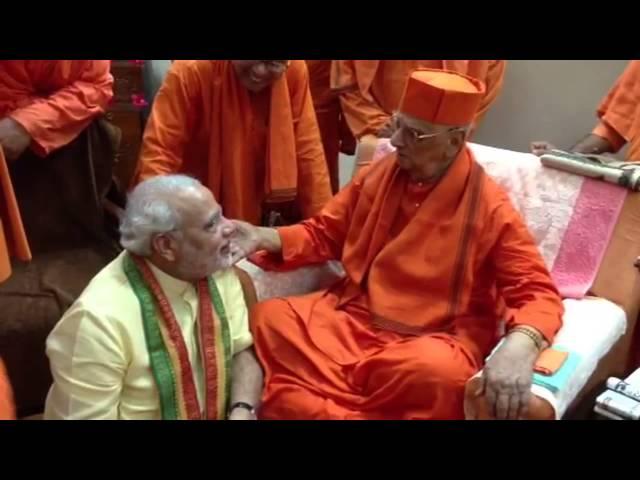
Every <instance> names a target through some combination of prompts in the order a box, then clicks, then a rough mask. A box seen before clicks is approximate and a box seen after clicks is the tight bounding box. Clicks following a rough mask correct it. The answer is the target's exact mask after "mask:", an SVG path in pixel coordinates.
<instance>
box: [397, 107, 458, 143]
mask: <svg viewBox="0 0 640 480" xmlns="http://www.w3.org/2000/svg"><path fill="white" fill-rule="evenodd" d="M391 128H392V130H393V131H394V132H397V131H398V130H401V131H402V134H406V135H408V139H409V140H410V141H412V142H414V143H426V141H427V140H429V139H432V138H434V137H437V136H439V135H444V134H445V133H452V132H462V131H464V130H465V128H464V127H452V128H449V129H447V130H444V131H442V132H435V133H422V132H420V131H419V130H416V129H415V128H411V127H409V126H407V125H406V124H404V123H403V122H402V120H401V119H400V117H399V116H398V115H396V114H394V115H393V116H392V117H391Z"/></svg>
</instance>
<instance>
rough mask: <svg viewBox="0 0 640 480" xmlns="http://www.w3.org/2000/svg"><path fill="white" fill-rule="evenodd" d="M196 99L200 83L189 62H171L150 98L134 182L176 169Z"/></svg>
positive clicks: (199, 99) (199, 98)
mask: <svg viewBox="0 0 640 480" xmlns="http://www.w3.org/2000/svg"><path fill="white" fill-rule="evenodd" d="M200 102H202V92H201V83H200V81H199V79H198V78H197V76H196V74H195V72H194V70H193V67H192V63H191V62H188V61H176V62H174V63H173V64H172V66H171V68H170V69H169V72H168V73H167V76H166V78H165V80H164V82H163V84H162V86H161V87H160V89H159V90H158V93H157V95H156V97H155V99H154V101H153V107H152V108H151V114H150V115H149V119H148V121H147V126H146V128H145V131H144V136H143V139H142V148H141V150H140V160H139V162H138V170H137V173H136V176H135V180H134V184H137V183H140V182H142V181H144V180H146V179H148V178H151V177H155V176H158V175H167V174H170V173H176V172H178V171H179V170H180V167H181V166H182V162H183V154H184V149H185V145H186V143H187V141H188V140H189V137H190V132H193V131H194V130H195V128H196V124H197V119H198V115H199V112H200V109H199V105H200Z"/></svg>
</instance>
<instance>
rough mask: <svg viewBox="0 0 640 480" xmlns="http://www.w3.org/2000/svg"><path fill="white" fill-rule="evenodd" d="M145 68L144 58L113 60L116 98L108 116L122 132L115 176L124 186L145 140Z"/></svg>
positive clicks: (126, 184) (114, 96)
mask: <svg viewBox="0 0 640 480" xmlns="http://www.w3.org/2000/svg"><path fill="white" fill-rule="evenodd" d="M143 68H144V61H142V60H112V61H111V74H112V75H113V79H114V82H113V101H112V103H111V105H110V107H109V109H108V110H107V113H106V117H107V119H108V120H109V121H110V122H111V123H113V124H114V125H116V126H117V127H118V128H119V129H120V131H121V132H122V140H121V142H120V148H119V151H118V154H117V158H116V165H115V171H114V176H115V177H116V179H117V180H118V183H119V184H120V186H121V187H123V188H125V189H126V188H127V187H128V186H129V185H130V184H131V180H132V179H133V174H134V173H135V168H136V164H137V162H138V155H139V153H140V146H141V144H142V133H143V129H144V119H143V115H142V109H143V108H144V107H145V106H146V100H145V99H144V80H143V72H142V69H143Z"/></svg>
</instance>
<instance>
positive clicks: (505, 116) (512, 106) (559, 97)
mask: <svg viewBox="0 0 640 480" xmlns="http://www.w3.org/2000/svg"><path fill="white" fill-rule="evenodd" d="M627 62H628V61H627V60H511V61H509V63H508V65H507V71H506V74H505V82H504V86H503V89H502V92H501V94H500V96H499V97H498V99H497V100H496V102H495V103H494V105H493V107H492V108H491V110H489V112H488V113H487V115H486V116H485V118H484V121H483V123H482V124H481V125H480V127H479V128H478V131H477V133H476V135H475V137H474V141H476V142H478V143H482V144H486V145H491V146H496V147H503V148H508V149H511V150H519V151H523V150H525V151H526V150H528V148H529V142H530V141H531V140H548V141H550V142H551V143H553V144H554V145H556V146H557V147H558V148H569V147H571V146H572V145H574V144H575V143H576V142H577V141H578V140H579V139H580V138H582V137H583V136H584V135H586V134H588V133H589V132H590V131H591V129H592V128H593V127H594V126H595V124H596V109H597V107H598V104H599V103H600V100H601V99H602V98H603V97H604V96H605V94H606V93H607V91H608V90H609V88H611V86H612V85H613V83H614V81H615V79H616V78H617V77H618V75H620V73H621V72H622V70H624V67H625V66H626V64H627Z"/></svg>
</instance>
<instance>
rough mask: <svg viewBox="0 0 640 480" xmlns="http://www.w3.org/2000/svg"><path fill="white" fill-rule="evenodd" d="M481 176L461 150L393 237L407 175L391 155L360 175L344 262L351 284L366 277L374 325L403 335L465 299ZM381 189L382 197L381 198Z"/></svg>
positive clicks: (446, 317)
mask: <svg viewBox="0 0 640 480" xmlns="http://www.w3.org/2000/svg"><path fill="white" fill-rule="evenodd" d="M485 178H486V176H485V173H484V171H483V170H482V168H481V167H480V166H479V165H478V164H477V163H476V162H475V161H474V160H473V158H472V154H471V152H470V151H469V150H467V149H465V150H464V151H463V152H462V153H461V155H460V156H459V157H458V159H457V160H456V161H455V162H454V163H453V165H452V166H451V168H450V169H449V171H448V172H447V173H446V175H445V177H444V178H443V179H442V180H441V181H440V182H439V183H438V184H437V185H436V186H435V188H434V189H433V191H432V192H430V194H429V196H428V197H427V199H426V200H425V201H424V202H423V203H422V205H421V206H420V208H419V209H418V211H417V212H416V215H415V217H414V219H413V220H412V221H411V222H410V223H409V224H408V225H407V226H406V227H405V228H404V229H403V230H402V233H401V234H400V235H398V236H397V237H395V238H392V239H391V238H390V228H391V226H392V223H393V219H394V212H396V211H397V210H398V207H399V202H400V200H401V199H402V193H403V192H404V191H405V188H406V183H407V182H408V181H409V180H408V176H407V175H403V174H402V172H401V171H400V169H399V168H398V167H397V164H396V161H395V158H393V156H391V157H389V158H387V160H386V161H385V160H383V161H381V162H380V164H376V165H375V166H374V167H373V168H372V169H371V171H370V172H369V173H368V175H367V176H366V177H365V178H364V180H363V184H362V190H361V194H360V201H359V203H358V208H357V209H356V210H355V211H354V213H353V218H352V224H354V225H362V228H361V229H358V231H357V236H355V237H353V238H348V239H347V241H346V243H345V249H344V256H343V263H344V266H345V269H346V270H347V271H348V272H349V274H350V277H351V279H352V280H353V281H354V282H355V283H357V284H360V285H361V286H364V285H365V279H366V288H367V290H368V294H369V295H368V296H369V307H370V309H371V312H372V314H373V315H374V322H375V323H378V324H380V326H385V327H387V328H390V329H392V330H396V331H405V332H407V333H409V332H411V331H416V332H417V331H421V330H423V329H425V328H429V329H431V328H434V327H436V328H437V327H442V326H443V325H445V324H446V323H447V322H449V321H451V320H452V319H453V318H455V317H456V316H457V315H459V314H460V313H461V305H466V304H468V301H469V296H470V292H471V291H472V290H473V288H472V286H473V285H472V283H473V282H472V281H473V276H472V272H471V271H470V270H472V269H469V268H467V266H468V263H469V262H470V259H471V258H473V255H474V254H475V253H476V251H477V249H478V247H477V244H478V242H477V241H474V239H475V238H477V237H476V236H475V235H474V234H475V233H477V232H476V231H477V229H478V220H483V216H482V215H481V212H482V208H483V207H485V206H484V205H482V204H481V199H482V198H483V196H482V195H481V192H482V188H483V187H484V185H485ZM381 191H384V192H386V194H385V195H379V194H378V192H381ZM365 199H370V200H371V203H369V202H367V201H364V200H365ZM364 206H366V208H362V207H364ZM479 215H480V216H479ZM354 233H355V232H354ZM452 246H455V254H454V252H452ZM416 258H420V259H421V260H422V259H424V260H425V261H426V263H427V264H428V265H430V268H429V270H428V271H424V270H423V269H422V268H419V269H416V268H415V265H416V262H415V259H416ZM418 265H423V263H422V262H419V263H418ZM367 277H368V278H367ZM398 298H402V302H401V303H399V302H398V301H397V299H398ZM445 299H446V300H445ZM425 319H428V323H429V325H425V324H424V321H425ZM399 323H402V325H399Z"/></svg>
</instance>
